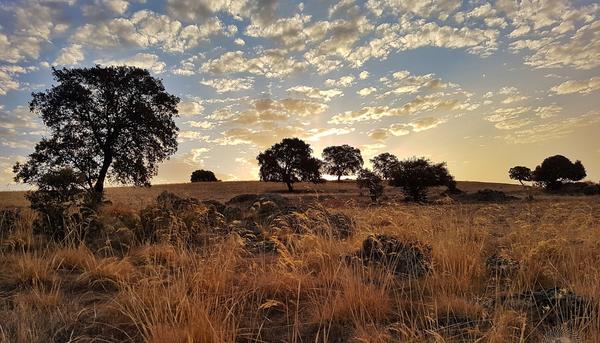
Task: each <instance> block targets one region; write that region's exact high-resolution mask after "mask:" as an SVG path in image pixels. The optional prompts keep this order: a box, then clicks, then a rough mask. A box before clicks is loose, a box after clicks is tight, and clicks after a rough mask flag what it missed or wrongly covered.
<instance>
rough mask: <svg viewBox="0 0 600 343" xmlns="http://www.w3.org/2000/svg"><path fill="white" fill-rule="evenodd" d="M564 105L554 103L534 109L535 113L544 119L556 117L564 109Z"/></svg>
mask: <svg viewBox="0 0 600 343" xmlns="http://www.w3.org/2000/svg"><path fill="white" fill-rule="evenodd" d="M562 109H563V108H562V107H560V106H558V105H555V104H552V105H548V106H540V107H538V108H536V109H535V110H534V112H535V115H537V116H538V117H540V118H542V119H546V118H552V117H555V116H556V115H557V114H558V113H560V112H561V111H562Z"/></svg>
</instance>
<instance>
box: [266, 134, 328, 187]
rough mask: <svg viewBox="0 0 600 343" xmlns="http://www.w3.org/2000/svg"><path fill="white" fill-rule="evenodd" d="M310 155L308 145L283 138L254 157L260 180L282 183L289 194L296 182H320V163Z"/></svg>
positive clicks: (298, 140)
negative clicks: (258, 168) (256, 161)
mask: <svg viewBox="0 0 600 343" xmlns="http://www.w3.org/2000/svg"><path fill="white" fill-rule="evenodd" d="M311 154H312V149H311V147H310V145H309V144H306V143H305V142H304V141H302V140H300V139H298V138H284V139H283V140H282V141H281V142H280V143H277V144H275V145H273V146H272V147H270V148H269V149H267V150H265V151H264V152H261V153H260V154H259V155H258V156H257V157H256V159H257V160H258V165H259V166H260V180H261V181H273V182H283V183H285V184H286V185H287V188H288V191H290V192H292V191H293V190H294V188H293V185H294V183H296V182H301V181H308V182H314V183H318V182H320V181H321V171H320V170H321V165H322V162H321V161H320V160H319V159H317V158H314V157H312V156H311Z"/></svg>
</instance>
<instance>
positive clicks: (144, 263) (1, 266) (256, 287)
mask: <svg viewBox="0 0 600 343" xmlns="http://www.w3.org/2000/svg"><path fill="white" fill-rule="evenodd" d="M327 210H329V211H334V212H341V213H344V214H346V215H348V216H350V217H352V218H353V220H354V221H355V223H356V230H355V232H354V233H353V234H352V235H351V236H350V237H348V238H346V239H339V238H336V237H335V236H334V235H331V234H329V233H330V232H331V231H332V230H335V228H326V227H327V226H328V225H332V224H331V223H329V222H327V221H323V222H321V223H320V225H322V226H323V227H324V228H325V229H324V230H319V231H318V232H316V233H307V234H294V233H290V232H283V231H277V230H274V229H272V228H269V227H268V226H267V225H265V226H264V227H262V229H263V230H264V231H265V232H266V234H268V235H270V236H271V237H272V238H273V239H275V240H277V241H278V247H279V250H278V252H277V253H275V254H274V253H263V254H253V253H250V252H248V251H247V250H246V249H245V247H244V244H243V241H242V240H241V239H240V237H237V236H235V235H232V236H229V237H223V238H222V239H219V240H217V241H215V242H212V243H210V244H207V245H205V246H189V245H184V244H181V243H180V242H170V243H169V242H162V243H154V244H150V243H144V242H140V241H137V242H136V243H135V244H132V246H131V247H129V249H128V250H127V251H126V252H123V251H118V252H117V251H112V250H109V251H106V250H94V249H92V248H90V247H88V246H86V245H85V244H83V243H81V242H69V243H68V244H65V243H62V244H61V243H49V242H43V240H42V239H41V238H39V237H33V236H32V235H31V231H30V225H31V218H30V217H26V218H25V219H23V220H24V222H23V223H21V225H20V227H19V230H18V231H17V232H15V233H13V234H11V235H9V236H7V237H4V238H2V242H1V246H2V250H1V252H0V260H1V263H0V342H52V341H55V342H92V341H94V342H122V341H125V342H126V341H130V342H142V341H145V342H182V343H183V342H493V343H500V342H519V343H521V342H540V340H541V339H542V336H543V335H544V333H545V332H546V331H548V330H550V329H551V328H552V325H551V324H549V323H547V322H546V321H544V318H542V317H540V316H538V315H536V314H532V313H529V312H528V311H526V310H524V309H520V308H517V307H514V306H511V305H510V304H509V303H507V302H503V301H501V299H504V297H506V296H510V295H515V294H522V293H526V292H528V291H532V290H538V289H541V288H549V287H561V288H564V289H568V290H571V291H573V292H575V293H577V294H578V295H580V296H582V297H584V298H586V299H589V300H590V301H592V302H594V304H595V306H598V305H600V303H599V298H600V264H599V262H600V202H598V201H597V198H575V197H573V198H554V199H551V200H544V201H534V202H521V201H518V202H511V203H505V204H469V205H461V204H452V205H428V206H420V205H406V204H396V205H389V206H381V207H366V206H363V205H348V206H346V207H344V208H327ZM311 219H314V218H311ZM307 220H308V219H307ZM313 224H314V223H313ZM370 234H387V235H392V236H395V237H398V238H400V239H403V240H418V241H420V242H423V243H426V244H429V245H430V246H431V247H432V259H433V270H432V271H431V272H430V273H429V274H427V275H426V276H423V277H418V278H417V277H398V276H395V275H394V274H393V273H391V271H389V270H387V269H386V268H384V267H381V266H376V265H363V264H362V263H357V262H356V259H352V258H349V257H351V256H353V255H354V254H355V253H356V252H357V251H358V250H359V249H360V247H361V243H362V241H363V240H364V239H365V238H366V237H368V236H369V235H370ZM494 254H501V255H502V256H506V257H509V258H510V259H512V260H514V261H515V262H516V263H518V266H519V267H518V268H517V269H516V270H515V271H514V273H512V274H509V275H493V274H490V272H489V269H488V268H487V267H486V261H487V259H488V258H489V257H490V256H492V255H494ZM542 311H543V309H540V313H542ZM567 325H568V326H569V329H570V330H573V331H576V332H577V333H578V334H579V335H581V336H582V337H583V341H585V342H590V343H591V342H600V319H598V317H597V316H595V317H591V318H577V319H573V320H571V321H567Z"/></svg>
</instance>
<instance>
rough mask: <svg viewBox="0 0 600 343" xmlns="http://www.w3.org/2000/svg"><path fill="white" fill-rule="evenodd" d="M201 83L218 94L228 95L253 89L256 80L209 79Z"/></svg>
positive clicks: (246, 78) (245, 78) (247, 78)
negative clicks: (228, 93)
mask: <svg viewBox="0 0 600 343" xmlns="http://www.w3.org/2000/svg"><path fill="white" fill-rule="evenodd" d="M200 83H201V84H203V85H206V86H209V87H212V88H213V89H215V90H216V91H217V93H227V92H236V91H241V90H246V89H250V88H252V85H253V84H254V79H253V78H251V77H241V78H237V79H208V80H202V81H200Z"/></svg>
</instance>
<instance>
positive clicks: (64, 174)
mask: <svg viewBox="0 0 600 343" xmlns="http://www.w3.org/2000/svg"><path fill="white" fill-rule="evenodd" d="M83 183H84V179H83V177H81V176H80V175H79V174H77V173H75V172H74V171H73V170H72V169H69V168H64V169H61V170H58V171H50V172H48V173H46V174H44V175H42V176H41V177H39V178H38V179H37V181H36V185H37V187H38V189H37V190H35V191H30V192H27V194H26V195H25V197H26V198H27V199H28V200H29V202H30V203H31V208H32V209H34V210H36V211H37V212H38V213H39V216H38V218H37V219H36V220H35V222H34V224H33V231H34V233H36V234H45V235H48V236H50V237H51V238H54V239H62V238H64V237H65V235H66V233H67V229H68V226H69V225H72V224H73V217H72V216H71V214H72V212H74V211H76V210H77V209H79V208H80V207H81V206H82V205H84V204H85V201H86V198H87V197H86V195H88V194H86V192H85V190H84V187H83Z"/></svg>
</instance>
